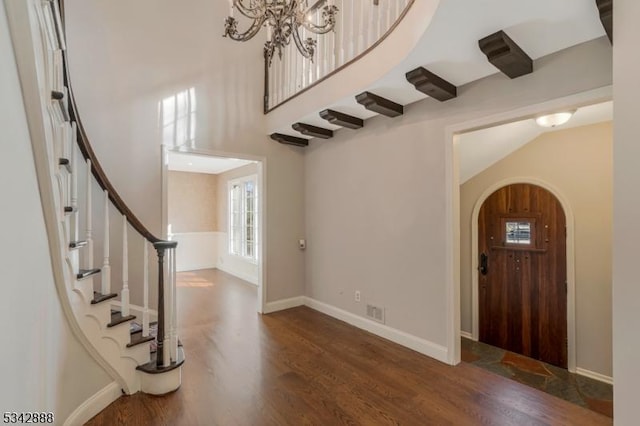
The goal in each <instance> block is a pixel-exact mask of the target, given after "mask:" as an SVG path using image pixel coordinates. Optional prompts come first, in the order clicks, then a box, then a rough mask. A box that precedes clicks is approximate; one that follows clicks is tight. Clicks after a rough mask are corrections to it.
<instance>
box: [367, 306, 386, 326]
mask: <svg viewBox="0 0 640 426" xmlns="http://www.w3.org/2000/svg"><path fill="white" fill-rule="evenodd" d="M367 316H368V317H369V318H371V319H372V320H374V321H378V322H381V323H382V324H384V308H382V307H380V306H374V305H367Z"/></svg>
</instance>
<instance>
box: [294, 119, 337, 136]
mask: <svg viewBox="0 0 640 426" xmlns="http://www.w3.org/2000/svg"><path fill="white" fill-rule="evenodd" d="M291 127H292V128H293V130H295V131H296V132H300V133H302V134H303V135H306V136H312V137H314V138H320V139H329V138H332V137H333V130H329V129H323V128H322V127H317V126H312V125H311V124H305V123H294V124H292V125H291Z"/></svg>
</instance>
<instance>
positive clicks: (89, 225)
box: [85, 160, 93, 269]
mask: <svg viewBox="0 0 640 426" xmlns="http://www.w3.org/2000/svg"><path fill="white" fill-rule="evenodd" d="M91 183H92V179H91V160H87V250H86V255H87V256H86V258H85V267H86V269H93V223H92V218H91V209H92V202H91Z"/></svg>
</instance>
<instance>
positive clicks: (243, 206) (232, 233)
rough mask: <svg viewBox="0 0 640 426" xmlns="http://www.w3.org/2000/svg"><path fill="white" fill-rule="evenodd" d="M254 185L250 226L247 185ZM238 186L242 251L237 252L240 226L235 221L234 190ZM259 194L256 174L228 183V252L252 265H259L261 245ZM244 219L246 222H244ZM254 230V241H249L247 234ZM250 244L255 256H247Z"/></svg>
mask: <svg viewBox="0 0 640 426" xmlns="http://www.w3.org/2000/svg"><path fill="white" fill-rule="evenodd" d="M249 182H251V183H253V197H252V199H253V212H252V215H253V218H252V220H251V221H250V222H251V225H248V224H247V222H246V218H247V214H249V213H251V212H249V211H247V204H248V203H247V200H248V198H247V190H246V184H247V183H249ZM236 185H238V186H239V188H240V206H239V209H238V214H239V216H240V221H239V223H240V225H239V226H240V232H241V235H240V238H239V240H238V241H239V242H240V250H236V247H235V246H236V244H237V241H236V236H237V235H236V229H237V228H238V225H236V222H235V221H234V215H235V214H236V213H235V211H234V207H236V206H235V204H234V199H233V195H234V194H233V188H234V186H236ZM259 196H260V194H259V193H258V176H257V175H256V174H252V175H248V176H243V177H240V178H236V179H231V180H229V181H228V182H227V252H228V253H229V255H231V256H236V257H240V258H242V259H244V260H246V261H248V262H251V263H255V264H257V263H258V252H259V251H258V245H259V239H258V237H259V232H258V222H259V220H258V216H259V209H258V206H259V198H258V197H259ZM243 218H244V221H243ZM250 227H251V228H252V231H253V232H252V235H251V237H252V239H249V236H250V235H249V234H248V232H247V230H248V228H250ZM249 242H252V243H253V254H252V255H250V254H247V253H248V252H249V250H248V247H249Z"/></svg>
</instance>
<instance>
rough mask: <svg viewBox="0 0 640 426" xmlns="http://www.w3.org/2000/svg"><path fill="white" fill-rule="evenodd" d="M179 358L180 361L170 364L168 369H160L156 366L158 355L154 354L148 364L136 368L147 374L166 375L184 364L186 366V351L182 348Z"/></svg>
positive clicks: (179, 351)
mask: <svg viewBox="0 0 640 426" xmlns="http://www.w3.org/2000/svg"><path fill="white" fill-rule="evenodd" d="M177 357H178V359H177V360H175V361H174V362H172V363H171V364H169V366H167V367H158V366H157V365H156V354H155V353H152V354H151V361H149V362H148V363H146V364H142V365H139V366H138V367H136V370H140V371H142V372H144V373H147V374H160V373H166V372H168V371H171V370H175V369H176V368H178V367H180V366H181V365H182V364H184V358H185V356H184V349H183V348H182V346H179V347H178V353H177Z"/></svg>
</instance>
